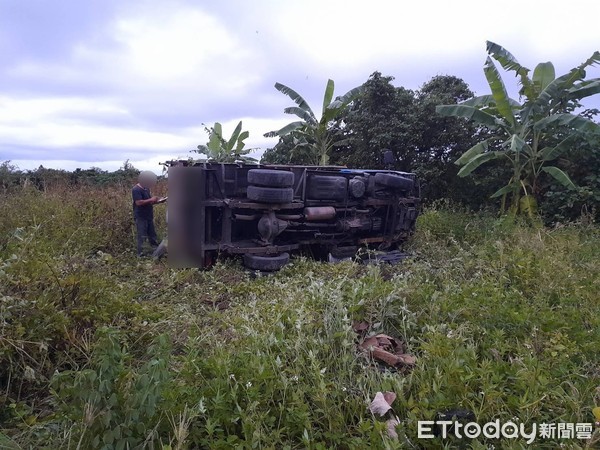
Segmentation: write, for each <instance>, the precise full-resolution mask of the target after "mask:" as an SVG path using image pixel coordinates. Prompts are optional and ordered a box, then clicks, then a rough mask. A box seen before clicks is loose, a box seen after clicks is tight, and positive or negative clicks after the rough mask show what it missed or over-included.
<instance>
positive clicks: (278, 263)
mask: <svg viewBox="0 0 600 450" xmlns="http://www.w3.org/2000/svg"><path fill="white" fill-rule="evenodd" d="M289 261H290V255H289V253H281V254H280V255H277V256H266V255H253V254H251V253H246V254H244V266H246V267H247V268H248V269H252V270H264V271H266V272H274V271H276V270H279V269H281V268H282V267H283V266H285V265H286V264H287V263H288V262H289Z"/></svg>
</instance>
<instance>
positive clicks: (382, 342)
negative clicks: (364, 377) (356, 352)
mask: <svg viewBox="0 0 600 450" xmlns="http://www.w3.org/2000/svg"><path fill="white" fill-rule="evenodd" d="M359 347H360V348H361V349H362V350H365V351H368V352H369V353H370V354H371V356H372V357H373V359H375V360H377V361H380V362H383V363H385V364H387V365H389V366H392V367H407V366H408V367H412V366H414V365H415V364H416V362H417V359H416V358H415V357H414V356H413V355H409V354H407V353H405V351H406V350H405V348H404V343H403V342H402V341H398V340H397V339H394V338H393V337H391V336H388V335H387V334H377V335H375V336H370V337H368V338H366V339H365V340H364V341H363V342H362V343H361V344H360V345H359Z"/></svg>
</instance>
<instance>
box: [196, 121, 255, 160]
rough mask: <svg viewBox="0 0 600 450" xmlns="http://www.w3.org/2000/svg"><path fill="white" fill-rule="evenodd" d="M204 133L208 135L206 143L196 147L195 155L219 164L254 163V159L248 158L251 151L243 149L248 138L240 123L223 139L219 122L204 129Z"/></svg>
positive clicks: (247, 133)
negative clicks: (197, 154)
mask: <svg viewBox="0 0 600 450" xmlns="http://www.w3.org/2000/svg"><path fill="white" fill-rule="evenodd" d="M205 131H206V133H207V134H208V142H207V143H206V144H200V145H198V148H197V149H196V150H193V152H195V153H200V154H201V155H205V156H206V158H207V159H208V160H209V161H214V162H221V163H233V162H236V161H242V162H255V161H256V160H255V159H254V158H251V157H250V156H248V153H250V152H251V151H252V149H251V148H245V147H246V143H245V142H244V141H245V140H246V139H248V137H249V136H250V133H249V132H248V131H242V121H241V120H240V121H239V123H238V124H237V126H236V127H235V130H233V133H232V134H231V136H230V137H229V139H225V137H223V126H222V125H221V124H220V123H219V122H215V124H214V125H213V126H212V127H210V128H208V127H205Z"/></svg>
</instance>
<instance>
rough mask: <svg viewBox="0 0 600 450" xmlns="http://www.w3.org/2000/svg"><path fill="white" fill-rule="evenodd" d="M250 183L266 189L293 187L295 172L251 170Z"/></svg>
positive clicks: (249, 173) (249, 172)
mask: <svg viewBox="0 0 600 450" xmlns="http://www.w3.org/2000/svg"><path fill="white" fill-rule="evenodd" d="M248 183H249V184H253V185H255V186H265V187H292V186H293V185H294V172H289V171H287V170H273V169H250V170H249V171H248Z"/></svg>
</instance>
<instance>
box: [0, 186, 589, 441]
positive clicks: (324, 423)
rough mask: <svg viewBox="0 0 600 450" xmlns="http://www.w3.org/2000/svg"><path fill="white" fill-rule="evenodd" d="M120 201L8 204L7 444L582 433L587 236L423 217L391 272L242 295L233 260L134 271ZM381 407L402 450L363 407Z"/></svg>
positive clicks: (247, 288)
mask: <svg viewBox="0 0 600 450" xmlns="http://www.w3.org/2000/svg"><path fill="white" fill-rule="evenodd" d="M128 195H129V193H128V187H127V186H122V187H120V188H114V187H113V188H106V189H105V190H100V191H95V190H89V189H82V190H78V191H69V190H66V189H65V190H57V191H52V192H46V193H38V192H32V191H23V192H19V193H16V194H13V195H11V196H9V197H6V198H3V199H2V200H0V202H1V203H0V212H1V213H2V215H1V216H0V217H2V219H0V231H1V234H0V236H2V238H0V239H2V241H1V243H0V296H1V297H0V298H1V301H0V336H1V337H0V386H1V387H2V389H3V393H0V411H2V412H1V413H0V416H1V417H0V422H1V423H3V425H2V427H3V429H2V433H4V438H2V435H1V434H0V446H1V445H13V446H14V447H15V448H19V446H20V447H23V448H25V447H38V448H39V447H44V446H46V447H47V448H77V447H78V446H79V447H80V448H94V447H101V446H103V445H107V446H109V447H110V446H114V447H119V446H123V448H126V447H127V446H129V447H130V448H133V447H135V446H140V447H143V446H146V447H153V448H161V446H162V447H164V448H187V447H190V448H194V447H200V448H232V447H239V448H246V447H253V448H444V447H459V446H461V445H462V446H464V445H466V442H465V441H459V440H452V439H449V440H440V439H436V440H432V441H425V440H419V439H418V437H417V426H416V423H417V421H418V420H426V419H431V418H433V417H434V415H435V414H436V412H438V411H442V410H447V409H452V408H465V409H469V410H472V411H473V412H474V413H475V414H476V416H477V420H478V422H480V423H484V422H486V421H488V420H493V419H496V418H498V419H501V420H510V419H512V418H513V417H516V418H518V419H519V420H520V421H522V422H527V423H532V422H559V421H565V422H592V421H593V420H594V419H593V416H592V414H591V409H592V408H593V407H594V406H596V405H598V404H599V403H600V398H598V396H599V394H598V392H597V386H598V385H599V381H600V370H599V367H598V361H599V360H600V358H599V357H600V354H599V351H600V350H599V349H600V346H599V345H598V344H600V317H599V315H598V292H600V285H599V284H600V281H599V280H600V264H599V261H598V253H599V249H600V233H599V231H598V228H596V227H593V226H581V225H573V226H568V227H563V228H558V229H551V230H550V229H543V228H536V227H530V226H527V225H524V224H515V223H511V222H506V221H504V220H500V219H497V218H495V217H492V216H488V215H473V214H470V213H466V212H462V211H452V210H450V209H447V208H445V209H432V210H429V211H426V212H425V213H424V214H423V215H422V216H421V217H420V219H419V223H418V226H417V229H418V231H417V234H416V235H415V237H414V239H413V240H412V241H411V242H410V243H409V245H408V250H409V251H410V252H411V253H412V254H413V257H412V258H411V259H410V260H407V261H405V262H404V263H403V264H402V265H399V266H395V267H389V266H383V267H377V266H369V267H365V266H360V265H358V264H354V263H341V264H336V265H328V264H323V263H317V262H314V261H309V260H307V259H304V258H296V259H294V260H293V261H292V263H291V264H290V265H289V266H286V267H285V268H284V269H283V270H282V271H281V272H279V273H278V274H276V275H273V276H270V277H264V278H257V279H253V278H251V277H249V275H248V274H247V273H246V272H244V270H243V269H242V268H241V267H240V265H239V263H238V262H237V261H235V260H226V261H223V262H221V263H219V264H218V265H217V266H216V267H215V268H214V269H213V270H211V271H208V272H200V271H197V270H171V269H169V268H167V267H166V266H165V265H163V264H155V263H153V262H151V261H149V260H138V259H136V258H134V257H133V254H134V252H133V245H134V243H133V237H132V231H131V217H130V214H131V213H130V208H131V205H130V200H129V196H128ZM160 228H164V224H162V222H161V223H160ZM355 321H366V322H368V323H369V324H370V332H372V333H375V332H384V333H386V334H389V335H392V336H394V337H396V338H398V339H400V340H402V341H404V342H406V344H407V347H408V351H409V352H411V353H413V354H415V355H416V356H417V365H416V367H415V368H414V369H412V370H403V371H398V372H396V371H390V370H384V368H382V367H381V366H377V365H374V364H373V363H372V362H371V361H370V360H369V359H368V358H367V357H366V356H365V355H363V354H361V353H360V351H359V350H358V348H357V343H358V339H359V338H358V335H357V334H356V333H355V332H354V331H353V329H352V324H353V322H355ZM107 336H110V338H107ZM167 341H168V343H167ZM157 342H161V344H160V345H158V344H157ZM166 348H168V349H170V350H169V351H168V353H165V351H166V350H165V349H166ZM107 371H109V372H110V374H111V375H110V376H109V377H108V378H107V375H106V374H107V373H109V372H107ZM55 372H58V375H57V374H55ZM105 379H110V380H112V381H111V384H110V386H109V385H107V384H103V383H102V380H105ZM149 386H152V389H150V388H149ZM386 390H389V391H394V392H396V393H397V394H398V398H397V399H396V401H395V402H394V404H393V407H394V413H395V414H396V415H397V416H398V417H399V419H400V422H401V423H400V426H399V427H398V432H399V440H398V441H395V440H393V439H391V438H389V437H388V435H387V432H386V429H385V423H384V422H383V421H382V420H381V419H378V418H376V417H374V416H373V415H372V414H371V413H370V412H369V411H368V409H367V405H368V403H369V402H370V400H372V398H373V397H374V395H375V393H376V392H377V391H386ZM144 393H148V395H149V396H150V397H148V395H144ZM113 394H114V400H110V399H111V398H113ZM100 397H102V398H103V399H104V400H102V401H100V400H98V399H99V398H100ZM149 399H151V402H150V400H149ZM149 402H150V403H149ZM107 417H108V418H107ZM135 418H137V423H136V420H135ZM138 424H139V426H138ZM117 425H118V426H117ZM115 430H118V431H115ZM3 439H4V441H5V442H8V443H9V444H4V443H3ZM594 442H596V443H597V442H598V438H597V435H595V436H594V439H593V440H590V441H576V440H571V441H561V440H559V439H554V440H548V441H539V442H536V447H537V448H556V447H557V446H558V445H560V444H561V443H564V444H567V445H568V446H572V447H577V446H580V447H586V446H588V447H589V448H592V447H593V446H594V445H595V444H594ZM468 445H470V446H471V447H473V448H487V446H488V445H495V446H496V448H523V447H525V443H524V442H523V441H514V440H512V441H510V440H505V441H498V440H493V439H491V440H485V439H483V438H482V439H480V440H476V441H472V442H469V444H468ZM169 446H170V447H169Z"/></svg>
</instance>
